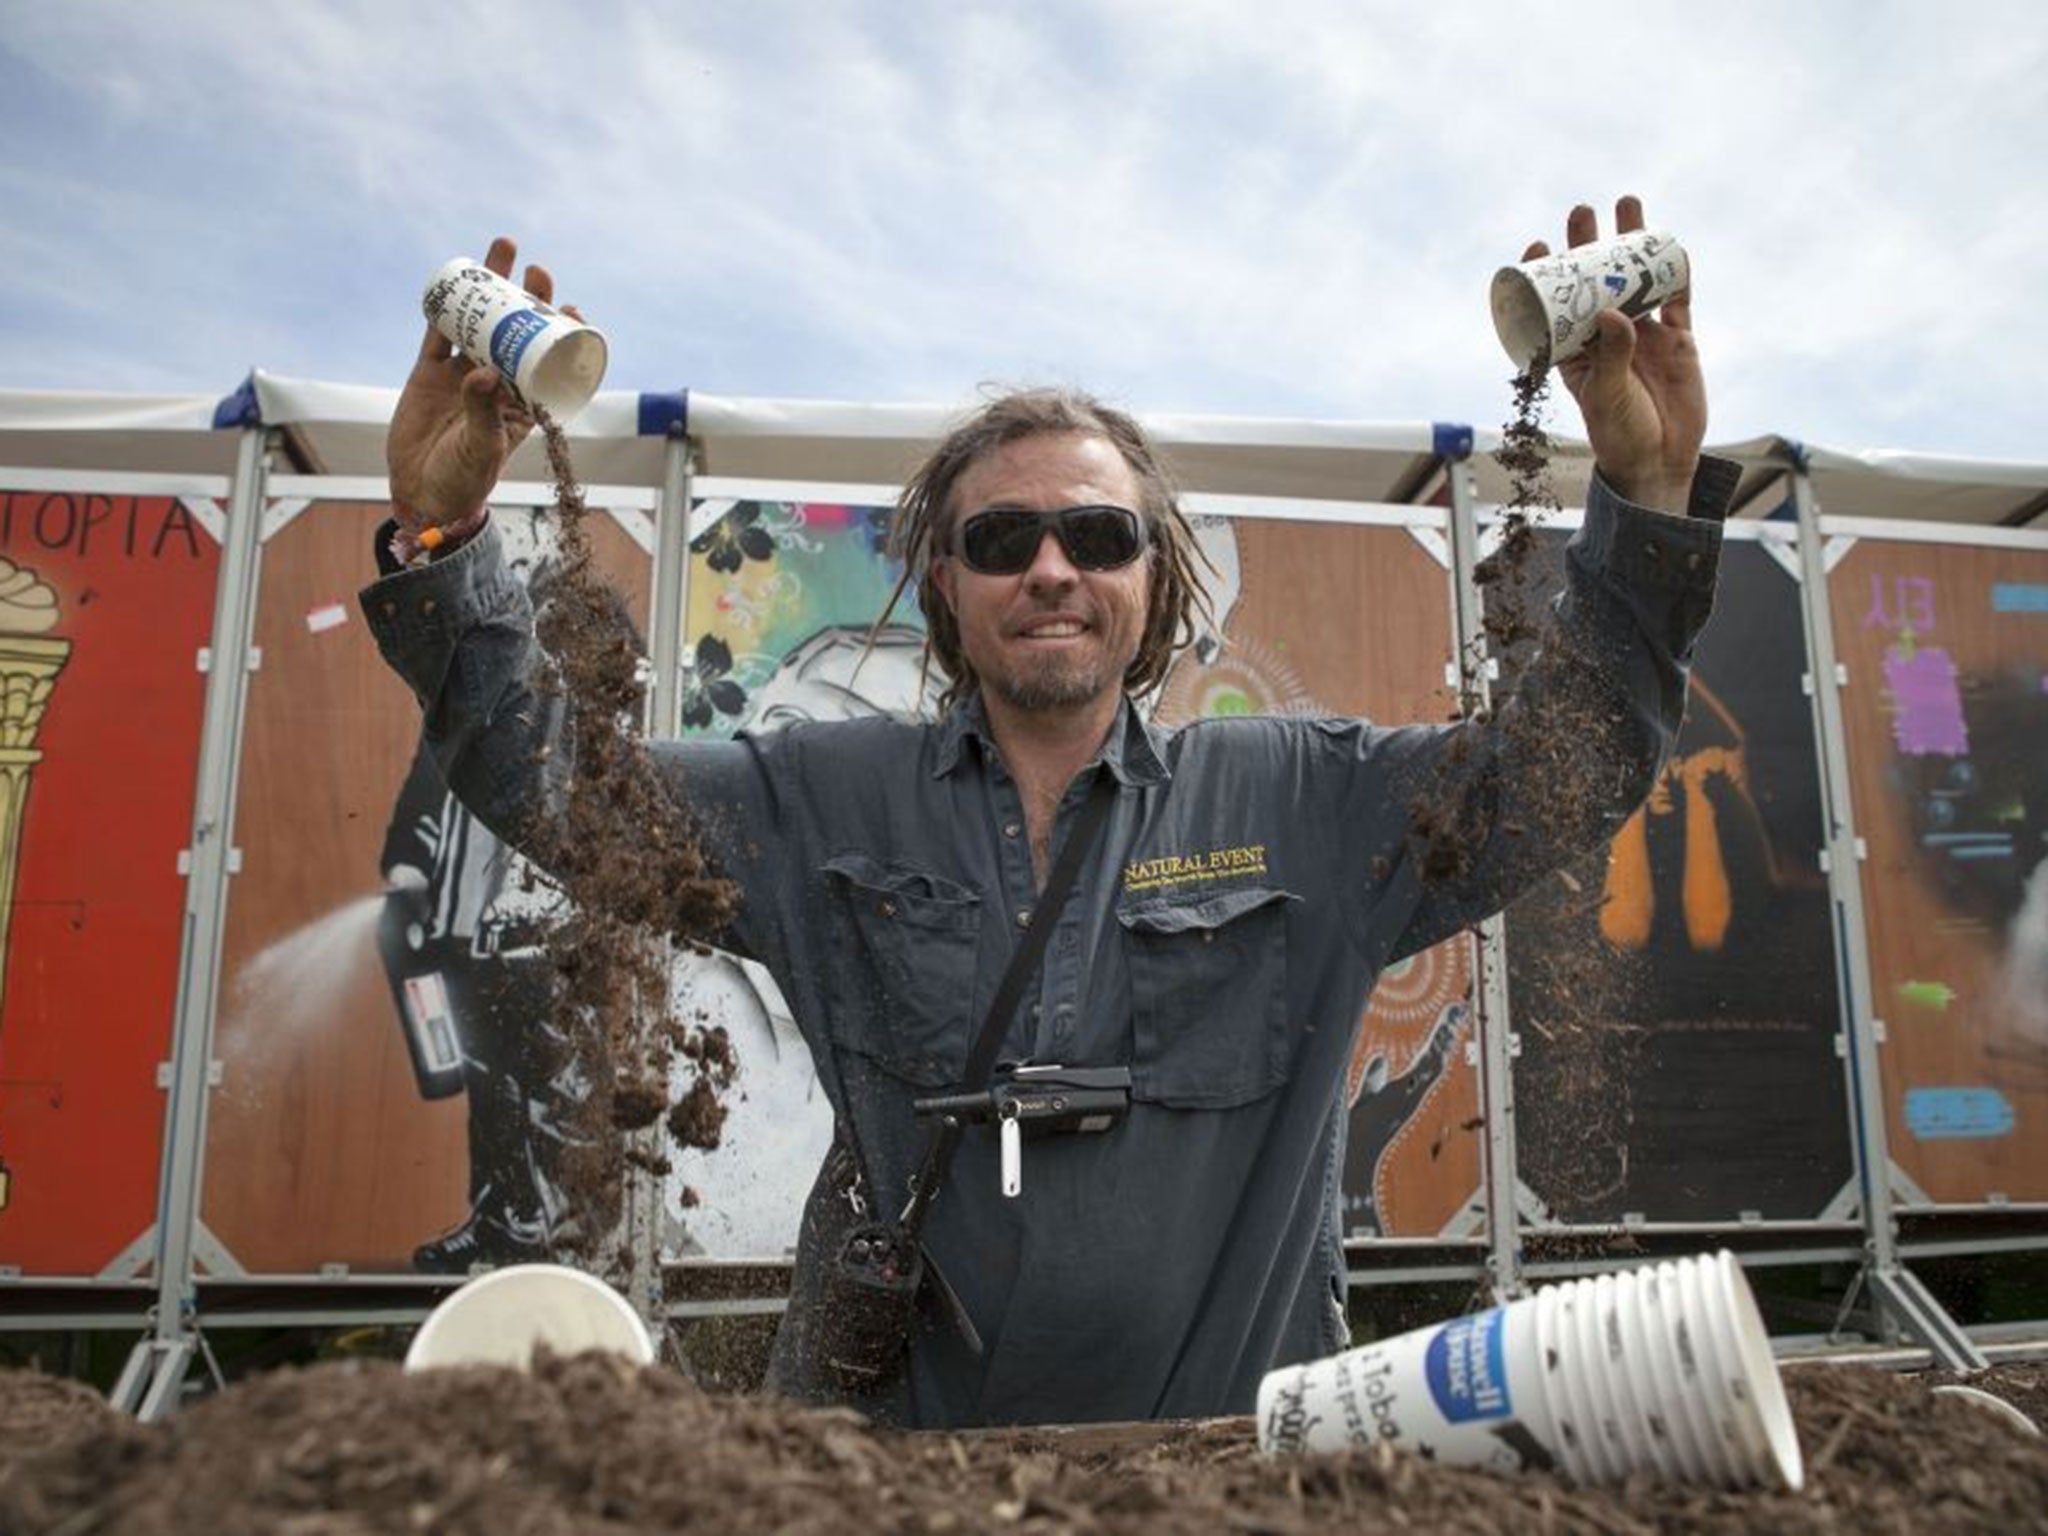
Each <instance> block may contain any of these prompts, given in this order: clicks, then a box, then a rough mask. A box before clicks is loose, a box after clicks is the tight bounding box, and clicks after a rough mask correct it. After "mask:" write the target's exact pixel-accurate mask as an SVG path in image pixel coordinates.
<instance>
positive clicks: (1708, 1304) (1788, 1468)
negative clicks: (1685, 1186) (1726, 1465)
mask: <svg viewBox="0 0 2048 1536" xmlns="http://www.w3.org/2000/svg"><path fill="white" fill-rule="evenodd" d="M1687 1266H1689V1267H1687ZM1679 1267H1680V1269H1681V1271H1682V1273H1681V1280H1682V1282H1683V1286H1684V1289H1683V1290H1682V1292H1681V1294H1682V1295H1684V1296H1685V1298H1686V1303H1687V1308H1688V1312H1689V1314H1690V1315H1692V1316H1694V1317H1696V1318H1697V1319H1698V1320H1699V1324H1700V1333H1701V1334H1702V1335H1703V1336H1704V1337H1705V1338H1706V1339H1708V1340H1709V1341H1710V1353H1709V1360H1710V1364H1709V1372H1708V1384H1709V1386H1710V1387H1713V1388H1715V1389H1717V1390H1718V1393H1719V1396H1720V1398H1721V1401H1722V1404H1723V1409H1722V1411H1723V1415H1724V1422H1725V1423H1729V1424H1732V1425H1733V1426H1734V1430H1735V1433H1736V1435H1737V1437H1738V1438H1739V1440H1740V1443H1741V1445H1742V1446H1743V1448H1744V1451H1745V1452H1746V1458H1745V1460H1744V1462H1743V1463H1742V1465H1741V1466H1740V1467H1739V1468H1738V1471H1739V1472H1741V1473H1742V1474H1743V1475H1744V1480H1745V1481H1748V1482H1756V1483H1774V1482H1775V1483H1778V1484H1781V1485H1782V1486H1784V1487H1786V1488H1791V1489H1797V1488H1799V1487H1800V1486H1801V1485H1802V1484H1803V1483H1804V1482H1805V1478H1806V1471H1805V1467H1804V1465H1803V1464H1802V1462H1801V1459H1800V1455H1799V1434H1798V1430H1797V1429H1796V1427H1795V1426H1794V1425H1793V1423H1792V1405H1791V1404H1790V1403H1788V1402H1786V1401H1785V1384H1784V1382H1783V1380H1782V1379H1780V1377H1779V1375H1778V1362H1777V1360H1776V1359H1775V1358H1774V1357H1773V1356H1772V1354H1771V1336H1770V1334H1769V1333H1768V1332H1766V1331H1765V1329H1764V1320H1763V1317H1762V1315H1761V1314H1760V1313H1759V1312H1758V1311H1757V1309H1756V1298H1755V1297H1754V1296H1753V1295H1751V1294H1750V1289H1749V1282H1748V1280H1746V1279H1744V1278H1743V1274H1742V1266H1741V1265H1740V1264H1739V1263H1737V1262H1736V1259H1735V1255H1733V1254H1732V1253H1729V1252H1727V1251H1726V1250H1725V1249H1724V1250H1723V1251H1722V1252H1720V1253H1716V1254H1701V1255H1700V1256H1699V1257H1697V1258H1694V1259H1690V1260H1687V1261H1685V1264H1683V1265H1681V1266H1679ZM1725 1432H1726V1431H1725V1429H1724V1434H1725Z"/></svg>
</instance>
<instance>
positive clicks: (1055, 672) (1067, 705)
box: [982, 666, 1115, 714]
mask: <svg viewBox="0 0 2048 1536" xmlns="http://www.w3.org/2000/svg"><path fill="white" fill-rule="evenodd" d="M982 682H983V684H984V686H986V687H987V688H988V690H989V691H990V692H991V693H993V694H994V695H995V696H996V697H997V698H999V699H1001V700H1002V701H1003V702H1004V703H1005V704H1007V705H1009V706H1010V708H1012V709H1015V710H1020V711H1022V712H1024V713H1027V714H1035V713H1038V712H1040V711H1045V710H1056V709H1074V708H1077V707H1079V706H1080V705H1083V704H1092V703H1094V702H1095V701H1096V700H1097V699H1099V698H1101V697H1102V695H1103V693H1104V692H1105V691H1106V690H1107V689H1108V688H1110V687H1112V686H1114V683H1115V679H1113V678H1109V677H1105V676H1104V675H1103V673H1102V671H1101V670H1100V669H1098V668H1094V667H1071V668H1070V667H1061V666H1050V667H1043V668H1039V669H1036V670H1035V671H1034V672H1033V673H1031V674H1029V675H1020V674H1018V673H1015V672H1008V671H1005V672H1000V673H997V674H995V675H993V676H990V677H985V678H983V679H982Z"/></svg>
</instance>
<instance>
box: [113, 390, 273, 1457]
mask: <svg viewBox="0 0 2048 1536" xmlns="http://www.w3.org/2000/svg"><path fill="white" fill-rule="evenodd" d="M268 436H269V435H268V433H267V432H266V431H265V430H264V429H263V428H262V427H246V428H244V429H243V431H242V438H241V442H240V443H239V444H238V445H237V446H236V450H235V474H234V481H233V485H232V489H231V490H230V492H229V497H228V512H227V519H226V525H225V530H224V531H225V533H226V538H225V539H224V540H223V542H222V544H221V563H220V585H219V587H218V589H217V590H216V592H215V596H214V609H213V631H212V635H211V637H210V642H211V643H210V644H209V646H208V657H209V659H208V662H207V667H206V672H207V677H206V704H205V711H204V716H203V718H204V721H205V723H204V725H203V726H202V728H201V731H200V739H199V772H198V783H197V790H196V793H195V796H194V799H195V804H194V806H193V812H192V843H191V847H190V849H189V850H188V852H187V855H186V859H185V863H186V865H187V880H186V886H185V938H184V943H183V946H182V949H181V953H180V956H179V962H178V970H179V975H178V1006H177V1014H176V1019H175V1023H174V1024H173V1026H172V1042H173V1043H172V1047H171V1074H170V1083H169V1090H170V1091H169V1095H168V1098H167V1101H166V1103H165V1106H164V1137H163V1152H162V1163H161V1165H160V1166H161V1174H160V1178H159V1184H158V1191H159V1192H158V1199H157V1220H156V1229H157V1238H158V1243H157V1256H156V1277H157V1302H156V1317H155V1322H154V1326H153V1328H152V1331H151V1335H150V1337H149V1338H147V1339H145V1340H143V1341H142V1342H141V1343H139V1344H137V1345H136V1346H135V1348H134V1350H133V1351H132V1352H131V1353H130V1355H129V1357H128V1363H127V1365H126V1367H124V1368H123V1370H122V1372H121V1378H120V1381H119V1382H118V1383H117V1385H116V1386H115V1389H114V1392H113V1394H112V1399H113V1402H114V1405H115V1406H116V1407H118V1408H122V1409H126V1410H128V1411H129V1412H132V1413H134V1414H136V1415H137V1416H138V1417H140V1418H143V1419H155V1418H158V1417H160V1416H162V1415H163V1414H164V1413H165V1412H167V1411H168V1410H169V1409H170V1407H172V1406H173V1405H174V1404H175V1401H176V1398H177V1395H178V1393H179V1391H180V1390H181V1389H182V1388H183V1386H184V1381H185V1375H186V1372H187V1371H188V1370H190V1368H191V1365H192V1361H193V1359H194V1357H195V1355H197V1356H199V1357H200V1358H202V1359H204V1360H205V1362H206V1363H207V1364H208V1366H209V1367H211V1368H212V1371H213V1375H214V1377H215V1379H216V1380H218V1379H219V1375H220V1370H219V1367H218V1366H217V1365H215V1364H214V1363H213V1359H212V1355H211V1353H210V1352H208V1351H206V1349H205V1345H204V1341H203V1339H202V1338H201V1336H200V1333H199V1323H198V1296H197V1293H196V1292H195V1290H194V1287H193V1259H194V1248H195V1246H196V1244H197V1240H198V1236H199V1232H200V1222H199V1191H200V1186H201V1182H202V1180H203V1178H204V1175H205V1163H206V1110H207V1101H208V1099H209V1098H210V1096H211V1078H212V1075H213V1066H214V1063H213V1032H214V1021H215V1016H216V1008H215V1005H216V1003H217V1001H218V994H219V985H220V960H221V941H222V938H223V936H224V935H225V933H226V930H227V923H226V917H227V883H228V879H229V877H230V876H232V875H233V874H234V873H235V872H236V871H237V870H238V869H240V867H241V850H240V849H238V848H235V847H233V846H232V839H233V837H234V826H235V790H236V787H237V785H238V784H239V782H240V779H241V763H242V750H241V748H242V711H243V706H244V704H245V703H246V702H247V699H248V690H249V674H250V672H251V671H253V670H254V668H255V666H256V664H257V660H258V657H257V653H256V652H255V650H254V648H253V647H252V645H251V644H250V636H251V634H252V632H253V629H254V624H255V610H256V590H257V581H258V577H259V575H260V561H259V560H258V558H257V551H258V548H259V544H258V539H259V536H260V534H261V531H262V518H261V513H262V510H263V476H264V473H265V470H266V469H267V467H268V466H267V464H266V462H265V460H266V457H267V453H268Z"/></svg>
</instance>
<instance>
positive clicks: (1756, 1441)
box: [1258, 1253, 1803, 1489]
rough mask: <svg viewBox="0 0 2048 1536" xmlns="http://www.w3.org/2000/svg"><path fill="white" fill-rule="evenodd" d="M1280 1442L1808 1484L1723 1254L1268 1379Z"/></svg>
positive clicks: (1269, 1448) (1541, 1298)
mask: <svg viewBox="0 0 2048 1536" xmlns="http://www.w3.org/2000/svg"><path fill="white" fill-rule="evenodd" d="M1258 1429H1259V1446H1260V1448H1261V1449H1262V1450H1264V1451H1266V1452H1268V1453H1287V1452H1301V1451H1327V1450H1340V1449H1343V1448H1345V1447H1347V1446H1357V1445H1369V1444H1373V1443H1375V1442H1380V1441H1384V1442H1386V1443H1389V1444H1392V1445H1395V1446H1398V1447H1401V1448H1405V1449H1410V1450H1414V1451H1416V1452H1417V1453H1419V1454H1423V1455H1427V1456H1429V1457H1431V1458H1432V1459H1434V1460H1436V1461H1442V1462H1456V1463H1461V1464H1465V1465H1478V1466H1489V1467H1493V1468H1496V1469H1498V1470H1504V1471H1515V1470H1522V1469H1527V1468H1546V1469H1548V1468H1556V1469H1559V1470H1562V1471H1563V1472H1564V1473H1565V1474H1566V1475H1567V1476H1569V1477H1571V1478H1573V1479H1574V1480H1575V1481H1578V1482H1583V1483H1599V1482H1619V1481H1622V1480H1624V1479H1626V1478H1628V1477H1630V1476H1633V1475H1634V1474H1636V1473H1638V1472H1651V1473H1654V1474H1656V1475H1657V1476H1659V1477H1663V1478H1672V1479H1685V1480H1689V1481H1695V1482H1703V1483H1714V1484H1720V1485H1723V1486H1728V1487H1741V1486H1745V1485H1752V1484H1764V1485H1777V1486H1781V1487H1786V1488H1792V1489H1797V1488H1798V1487H1800V1486H1801V1482H1802V1477H1803V1474H1802V1468H1801V1465H1800V1456H1799V1441H1798V1436H1797V1435H1796V1433H1795V1432H1794V1428H1793V1423H1792V1414H1791V1411H1790V1409H1789V1408H1788V1406H1787V1405H1786V1402H1785V1393H1784V1388H1783V1386H1782V1384H1781V1383H1780V1381H1779V1379H1778V1368H1777V1362H1776V1361H1775V1360H1774V1359H1773V1358H1772V1355H1771V1348H1770V1339H1769V1336H1768V1335H1767V1334H1766V1333H1765V1332H1764V1326H1763V1319H1762V1318H1761V1317H1760V1316H1759V1315H1758V1314H1757V1310H1756V1302H1755V1300H1754V1298H1752V1297H1751V1295H1750V1292H1749V1286H1748V1283H1747V1282H1746V1281H1745V1280H1744V1279H1743V1276H1742V1268H1741V1266H1740V1265H1739V1264H1737V1263H1736V1261H1735V1259H1734V1258H1733V1256H1732V1255H1729V1254H1726V1253H1721V1254H1714V1255H1711V1256H1703V1257H1700V1258H1694V1259H1685V1260H1681V1261H1679V1262H1677V1263H1670V1264H1660V1265H1658V1266H1656V1267H1655V1268H1654V1269H1646V1270H1637V1271H1633V1272H1630V1273H1626V1274H1621V1275H1600V1276H1596V1277H1595V1278H1593V1279H1590V1280H1576V1281H1571V1282H1568V1283H1565V1284H1562V1285H1555V1286H1551V1287H1549V1288H1548V1289H1546V1290H1543V1291H1539V1292H1538V1293H1537V1294H1536V1295H1534V1296H1532V1297H1528V1298H1525V1299H1523V1300H1521V1301H1516V1302H1512V1303H1510V1304H1509V1305H1507V1306H1505V1307H1496V1308H1494V1309H1493V1310H1492V1311H1491V1312H1482V1313H1479V1314H1477V1315H1476V1316H1473V1317H1466V1318H1458V1319H1455V1320H1454V1321H1452V1322H1448V1323H1441V1324H1438V1325H1437V1326H1436V1327H1433V1328H1423V1329H1418V1330H1417V1331H1415V1332H1413V1333H1408V1334H1403V1335H1401V1336H1400V1337H1399V1338H1396V1339H1388V1340H1385V1341H1383V1342H1381V1343H1378V1344H1371V1345H1367V1346H1366V1347H1365V1348H1363V1349H1355V1350H1351V1351H1349V1352H1347V1353H1345V1354H1342V1355H1337V1356H1334V1357H1332V1358H1331V1359H1328V1360H1318V1361H1315V1362H1313V1363H1312V1364H1309V1365H1302V1366H1292V1367H1289V1368H1287V1369H1284V1370H1279V1371H1274V1372H1272V1373H1271V1374H1269V1375H1268V1376H1267V1377H1266V1379H1265V1380H1264V1381H1263V1382H1261V1383H1260V1385H1259V1395H1258Z"/></svg>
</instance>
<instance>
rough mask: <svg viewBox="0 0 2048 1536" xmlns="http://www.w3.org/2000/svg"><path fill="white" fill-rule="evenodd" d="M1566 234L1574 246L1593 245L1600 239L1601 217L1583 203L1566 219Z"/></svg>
mask: <svg viewBox="0 0 2048 1536" xmlns="http://www.w3.org/2000/svg"><path fill="white" fill-rule="evenodd" d="M1564 232H1565V238H1566V239H1568V240H1569V241H1570V242H1571V243H1572V244H1573V245H1591V244H1592V243H1593V242H1594V241H1595V240H1598V239H1599V238H1600V216H1599V215H1598V214H1597V213H1595V212H1594V211H1593V210H1592V209H1591V208H1590V207H1588V206H1587V205H1586V204H1584V203H1581V204H1579V205H1578V207H1576V208H1574V209H1573V210H1572V211H1571V214H1570V216H1569V217H1567V218H1566V219H1565V221H1564Z"/></svg>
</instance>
